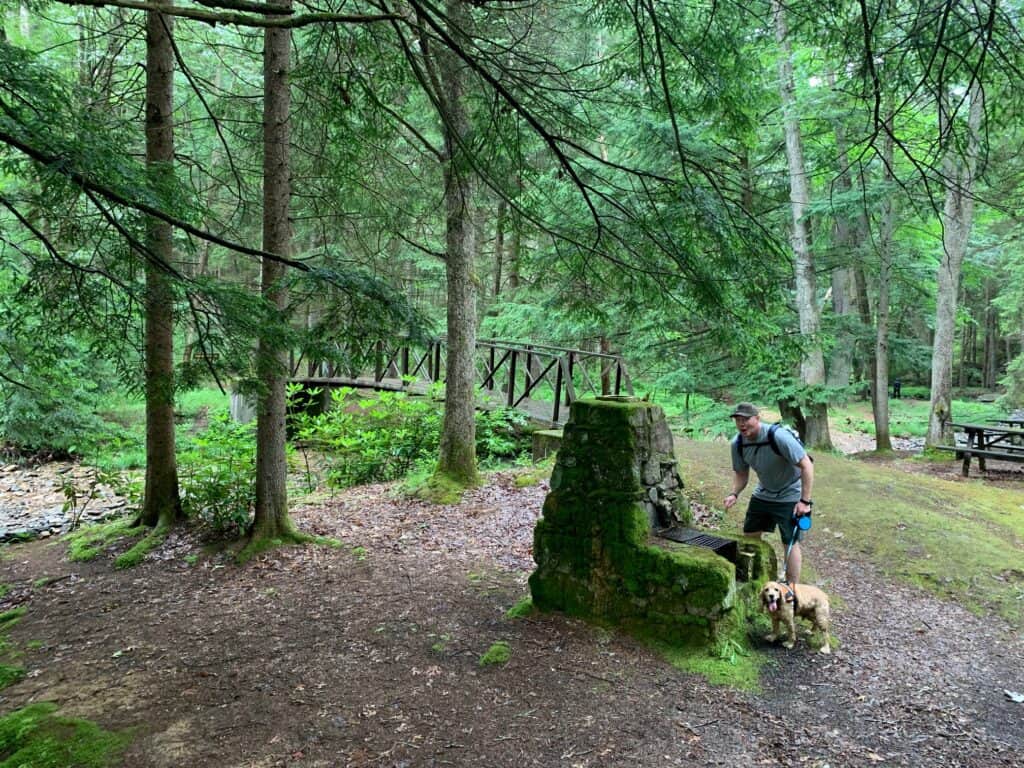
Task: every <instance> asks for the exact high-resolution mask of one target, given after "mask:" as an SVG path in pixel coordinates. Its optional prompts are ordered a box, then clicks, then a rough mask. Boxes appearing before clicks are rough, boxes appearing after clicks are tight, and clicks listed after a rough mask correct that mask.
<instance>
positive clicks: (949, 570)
mask: <svg viewBox="0 0 1024 768" xmlns="http://www.w3.org/2000/svg"><path fill="white" fill-rule="evenodd" d="M677 455H678V456H679V457H680V464H681V468H682V476H683V479H684V481H685V482H686V483H687V487H688V488H690V487H694V486H699V485H700V484H701V483H703V486H702V493H703V494H704V495H705V497H706V498H708V499H710V500H713V501H714V500H718V499H722V498H724V496H725V494H726V493H727V492H728V488H729V487H730V486H729V483H730V480H731V477H732V470H731V465H730V460H729V448H728V445H727V444H726V443H724V442H716V443H713V442H691V441H685V440H684V441H678V442H677ZM814 466H815V484H814V497H815V508H814V510H815V511H814V528H813V529H812V530H811V532H810V534H809V536H808V539H807V549H806V551H805V554H804V557H805V559H807V560H810V561H813V560H814V557H815V553H814V551H815V543H816V541H817V540H821V539H823V538H824V537H836V536H841V537H842V539H841V546H842V547H844V548H847V549H850V550H852V551H853V552H854V553H856V554H857V555H858V556H859V557H863V558H865V559H866V560H868V561H870V562H871V563H873V564H874V565H876V566H877V567H878V568H879V569H880V570H881V571H882V572H883V573H886V574H887V575H889V576H892V577H896V578H898V579H901V580H903V581H906V582H910V583H912V584H917V585H919V586H921V587H923V588H924V589H926V590H928V591H929V592H931V593H933V594H935V595H937V596H939V597H942V598H945V599H949V600H951V601H955V602H958V603H960V604H961V605H962V606H963V607H964V608H967V609H968V610H970V611H973V612H975V613H986V612H991V613H995V614H998V615H999V616H1001V617H1002V618H1004V619H1005V620H1006V621H1008V622H1009V623H1010V624H1012V625H1014V626H1015V627H1021V626H1024V617H1022V615H1021V609H1020V606H1021V601H1022V599H1024V569H1022V567H1021V562H1022V560H1024V557H1022V555H1024V489H1021V490H1017V489H1007V488H996V487H993V486H991V485H988V484H986V482H985V481H984V480H980V479H979V480H972V481H968V482H958V481H951V480H944V479H941V478H936V477H930V476H926V475H918V474H912V473H908V472H902V471H899V470H894V469H892V468H889V467H884V466H879V465H875V464H871V463H868V462H861V461H856V460H853V459H847V458H844V457H838V456H829V455H821V456H817V457H816V461H815V465H814ZM714 503H717V502H714ZM745 509H746V504H745V503H744V504H737V505H736V506H735V507H733V509H732V510H730V512H729V513H728V514H727V515H726V517H725V519H724V522H723V527H724V528H725V529H726V530H729V531H738V530H739V529H740V527H741V525H742V521H743V514H744V511H745ZM836 543H837V544H839V543H840V542H839V541H838V540H837V541H836Z"/></svg>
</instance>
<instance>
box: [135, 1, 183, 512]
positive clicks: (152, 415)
mask: <svg viewBox="0 0 1024 768" xmlns="http://www.w3.org/2000/svg"><path fill="white" fill-rule="evenodd" d="M173 19H174V17H173V16H165V15H163V14H161V13H158V12H156V11H150V12H148V13H147V14H146V168H147V170H148V172H149V174H150V178H151V179H152V180H153V181H159V180H160V179H161V178H166V177H167V176H169V175H171V174H173V173H174V169H173V162H174V120H173V117H172V115H171V112H172V110H173V107H174V98H173V97H174V53H173V50H172V47H171V32H172V30H173ZM146 247H147V248H148V249H149V257H148V258H147V259H146V319H145V337H146V340H145V347H146V352H145V354H146V487H145V492H144V499H143V504H142V513H141V515H140V518H139V519H140V522H142V523H144V524H145V525H149V526H159V527H166V526H169V525H171V524H173V523H174V522H175V521H177V520H178V519H179V518H180V517H181V514H182V512H181V500H180V498H179V495H178V466H177V462H176V459H175V444H174V442H175V441H174V293H173V291H172V289H171V285H170V278H169V276H168V272H167V267H169V265H170V264H171V263H172V261H173V259H174V241H173V239H172V232H171V225H170V224H167V223H165V222H163V221H160V220H159V219H155V218H149V219H147V221H146Z"/></svg>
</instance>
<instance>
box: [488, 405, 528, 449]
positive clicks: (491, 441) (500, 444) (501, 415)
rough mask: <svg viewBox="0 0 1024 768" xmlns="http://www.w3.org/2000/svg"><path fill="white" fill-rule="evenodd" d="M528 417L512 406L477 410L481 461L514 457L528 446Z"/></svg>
mask: <svg viewBox="0 0 1024 768" xmlns="http://www.w3.org/2000/svg"><path fill="white" fill-rule="evenodd" d="M527 424H528V419H527V417H526V416H525V415H524V414H523V413H521V412H520V411H515V410H513V409H511V408H500V409H498V410H494V411H477V412H476V457H477V459H478V460H479V461H484V462H486V461H493V460H500V459H514V458H516V457H518V456H519V455H521V454H522V453H523V451H524V450H525V449H526V448H527V445H526V442H527V441H526V427H527Z"/></svg>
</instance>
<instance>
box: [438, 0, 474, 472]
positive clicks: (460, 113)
mask: <svg viewBox="0 0 1024 768" xmlns="http://www.w3.org/2000/svg"><path fill="white" fill-rule="evenodd" d="M446 7H447V11H448V18H449V20H450V22H451V30H450V31H451V33H452V34H453V35H461V34H462V30H465V29H466V28H467V24H468V21H469V18H468V17H469V14H468V9H467V8H466V6H465V4H464V2H463V0H449V2H448V3H447V6H446ZM438 71H439V73H440V79H441V84H442V87H443V90H444V93H442V94H439V96H440V98H439V102H438V103H439V105H440V109H441V110H442V111H443V114H442V115H441V122H442V124H443V126H444V145H445V163H444V200H445V212H446V217H445V244H446V249H447V257H448V260H447V269H446V278H447V291H448V313H447V318H448V371H447V379H446V381H445V395H444V406H445V407H444V421H443V422H442V426H441V448H440V459H439V461H438V466H437V472H438V474H441V475H444V476H446V477H449V478H451V479H453V480H456V481H457V482H459V483H461V484H467V485H468V484H473V483H476V482H477V471H476V418H475V414H476V410H475V394H476V392H475V390H476V386H475V382H476V375H475V373H476V362H475V361H476V278H475V275H474V273H473V253H474V242H473V235H474V227H473V217H472V214H471V210H472V209H471V198H472V179H471V173H472V170H471V166H470V163H469V162H468V161H467V159H466V152H467V147H466V146H465V142H467V141H468V137H469V128H470V126H469V115H468V113H467V110H466V104H465V98H466V94H465V89H466V70H465V65H464V64H463V62H462V61H461V60H460V59H459V58H458V57H457V56H456V55H455V54H454V53H453V52H451V51H449V50H442V51H440V52H439V55H438Z"/></svg>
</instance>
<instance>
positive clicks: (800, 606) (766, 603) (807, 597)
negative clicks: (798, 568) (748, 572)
mask: <svg viewBox="0 0 1024 768" xmlns="http://www.w3.org/2000/svg"><path fill="white" fill-rule="evenodd" d="M761 605H762V606H763V607H764V609H765V611H767V612H768V615H769V616H771V617H772V633H771V634H770V635H765V638H764V639H765V640H767V641H768V642H770V643H773V642H775V641H776V640H778V639H779V637H780V634H779V625H780V624H782V623H783V622H784V623H785V625H786V630H787V638H788V639H786V640H785V641H784V642H783V643H782V644H783V645H784V646H785V647H786V648H792V647H793V645H794V643H796V617H797V616H800V617H802V618H805V619H810V620H811V621H812V622H813V623H814V628H815V629H817V630H819V631H820V632H821V640H822V646H821V652H822V653H831V652H832V649H831V648H830V647H829V636H828V617H829V607H828V595H826V594H825V593H824V592H822V591H821V590H820V589H818V588H817V587H812V586H810V585H809V584H786V583H784V582H779V581H769V582H768V583H767V584H765V585H764V586H763V587H762V588H761ZM794 606H795V608H794Z"/></svg>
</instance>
